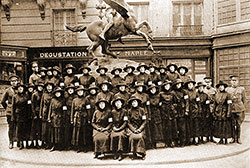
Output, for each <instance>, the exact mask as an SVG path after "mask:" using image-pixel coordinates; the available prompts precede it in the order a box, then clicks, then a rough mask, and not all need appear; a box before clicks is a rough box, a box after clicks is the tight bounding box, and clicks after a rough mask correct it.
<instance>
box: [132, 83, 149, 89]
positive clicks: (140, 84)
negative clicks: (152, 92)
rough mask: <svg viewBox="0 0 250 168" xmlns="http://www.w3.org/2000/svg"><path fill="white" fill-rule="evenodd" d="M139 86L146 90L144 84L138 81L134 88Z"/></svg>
mask: <svg viewBox="0 0 250 168" xmlns="http://www.w3.org/2000/svg"><path fill="white" fill-rule="evenodd" d="M139 86H142V87H143V89H144V90H147V86H146V85H145V84H144V82H142V81H140V82H137V83H136V84H135V87H136V88H138V87H139Z"/></svg>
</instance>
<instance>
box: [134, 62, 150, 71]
mask: <svg viewBox="0 0 250 168" xmlns="http://www.w3.org/2000/svg"><path fill="white" fill-rule="evenodd" d="M141 67H145V69H148V66H147V65H146V64H145V63H140V64H139V65H138V67H137V68H136V69H137V71H140V68H141Z"/></svg>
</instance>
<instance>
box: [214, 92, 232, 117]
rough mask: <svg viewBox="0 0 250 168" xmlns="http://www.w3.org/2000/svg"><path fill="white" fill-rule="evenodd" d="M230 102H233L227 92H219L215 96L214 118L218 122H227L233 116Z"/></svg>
mask: <svg viewBox="0 0 250 168" xmlns="http://www.w3.org/2000/svg"><path fill="white" fill-rule="evenodd" d="M228 100H229V101H230V100H231V101H232V99H231V97H230V94H229V93H227V92H219V93H217V94H216V95H215V112H214V117H215V119H216V120H225V119H226V118H227V117H230V116H231V112H232V104H231V103H229V102H228Z"/></svg>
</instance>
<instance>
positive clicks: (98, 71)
mask: <svg viewBox="0 0 250 168" xmlns="http://www.w3.org/2000/svg"><path fill="white" fill-rule="evenodd" d="M101 69H104V70H105V72H108V68H106V67H105V66H99V67H98V68H97V69H96V72H97V73H100V70H101Z"/></svg>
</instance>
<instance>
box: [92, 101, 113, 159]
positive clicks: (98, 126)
mask: <svg viewBox="0 0 250 168" xmlns="http://www.w3.org/2000/svg"><path fill="white" fill-rule="evenodd" d="M108 106H109V104H108V102H107V101H106V100H105V99H104V98H102V97H100V98H99V99H97V102H96V111H95V112H94V114H93V118H92V127H93V142H94V154H95V156H94V158H98V159H99V158H102V157H104V154H105V153H107V152H108V150H109V136H110V132H109V131H110V128H111V125H112V123H111V122H112V118H111V113H110V110H109V107H108Z"/></svg>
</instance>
